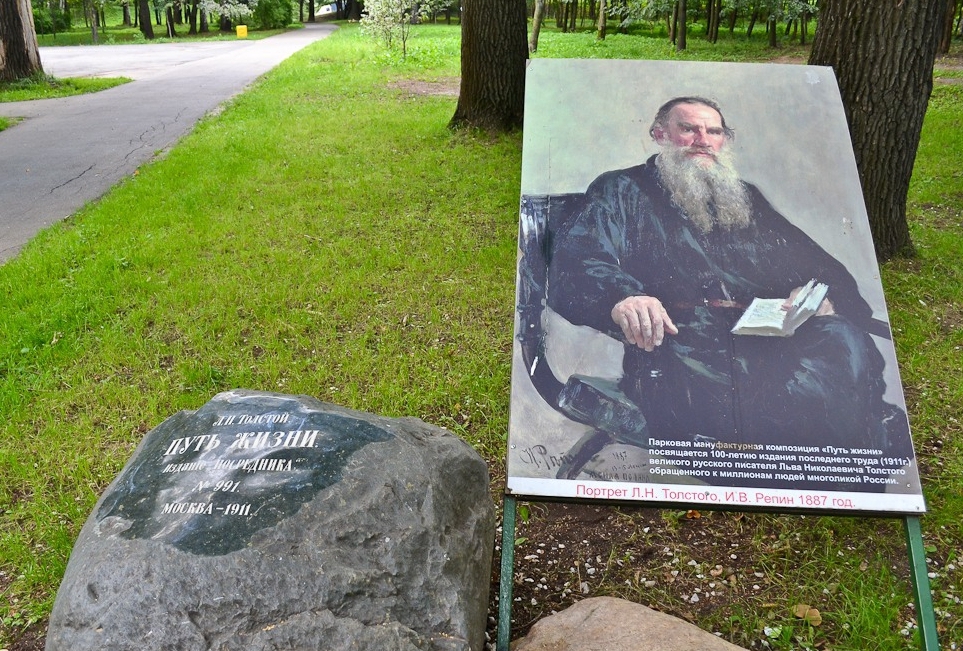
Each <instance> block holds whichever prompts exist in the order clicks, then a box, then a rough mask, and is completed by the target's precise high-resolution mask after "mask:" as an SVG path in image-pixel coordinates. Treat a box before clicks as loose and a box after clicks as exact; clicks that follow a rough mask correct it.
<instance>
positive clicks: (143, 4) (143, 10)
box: [137, 0, 154, 40]
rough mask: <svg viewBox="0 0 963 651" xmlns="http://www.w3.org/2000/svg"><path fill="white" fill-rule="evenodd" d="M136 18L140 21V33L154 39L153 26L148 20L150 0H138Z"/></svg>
mask: <svg viewBox="0 0 963 651" xmlns="http://www.w3.org/2000/svg"><path fill="white" fill-rule="evenodd" d="M137 19H138V20H139V21H140V33H141V34H143V35H144V38H146V39H149V40H154V26H153V25H152V24H151V22H150V0H138V2H137Z"/></svg>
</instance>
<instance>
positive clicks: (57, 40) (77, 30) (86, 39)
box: [37, 21, 293, 46]
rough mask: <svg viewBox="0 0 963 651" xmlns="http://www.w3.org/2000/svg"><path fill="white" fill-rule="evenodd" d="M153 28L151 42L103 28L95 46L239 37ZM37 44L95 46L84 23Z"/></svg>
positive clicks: (135, 31)
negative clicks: (173, 31)
mask: <svg viewBox="0 0 963 651" xmlns="http://www.w3.org/2000/svg"><path fill="white" fill-rule="evenodd" d="M292 27H293V26H292ZM153 28H154V39H153V40H150V41H148V40H147V39H146V38H144V35H143V34H142V33H141V31H140V29H139V28H137V27H125V26H124V25H121V24H117V23H112V24H111V25H110V26H109V27H107V28H106V29H104V28H101V29H100V30H98V32H97V43H96V44H97V45H120V44H134V43H142V44H146V43H183V42H185V41H233V40H236V39H237V34H236V33H235V32H233V31H231V32H222V31H220V30H219V29H218V28H217V25H212V26H211V29H210V31H208V32H204V33H202V34H201V33H198V34H188V33H187V30H188V29H189V26H188V25H187V24H183V25H174V30H175V32H176V33H177V36H174V37H168V36H167V27H166V25H156V24H155V25H154V26H153ZM283 31H284V30H281V29H265V30H254V29H249V30H248V32H247V38H248V39H249V40H252V41H253V40H259V39H262V38H267V37H269V36H274V35H275V34H280V33H282V32H283ZM37 42H38V43H39V44H40V45H41V46H59V45H95V43H94V40H93V33H92V32H91V31H90V27H85V26H84V25H83V22H82V21H81V22H80V23H79V26H75V27H71V28H70V29H69V30H68V31H66V32H58V33H57V34H38V35H37Z"/></svg>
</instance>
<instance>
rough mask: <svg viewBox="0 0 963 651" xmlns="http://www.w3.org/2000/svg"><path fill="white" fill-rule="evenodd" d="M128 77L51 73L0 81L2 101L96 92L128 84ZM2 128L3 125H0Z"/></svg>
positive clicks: (0, 128) (0, 99)
mask: <svg viewBox="0 0 963 651" xmlns="http://www.w3.org/2000/svg"><path fill="white" fill-rule="evenodd" d="M129 81H130V79H128V78H127V77H112V78H108V79H104V78H87V77H76V78H72V77H68V78H65V79H56V78H54V77H51V76H50V75H36V76H34V77H29V78H27V79H21V80H19V81H13V82H0V102H23V101H26V100H34V99H52V98H54V97H69V96H71V95H82V94H84V93H96V92H99V91H102V90H107V89H108V88H113V87H114V86H120V85H121V84H126V83H127V82H129ZM0 130H2V127H0Z"/></svg>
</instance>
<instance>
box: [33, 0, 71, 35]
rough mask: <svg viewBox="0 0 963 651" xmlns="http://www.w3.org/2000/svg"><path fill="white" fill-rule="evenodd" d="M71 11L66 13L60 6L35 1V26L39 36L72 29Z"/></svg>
mask: <svg viewBox="0 0 963 651" xmlns="http://www.w3.org/2000/svg"><path fill="white" fill-rule="evenodd" d="M70 22H71V21H70V11H64V10H62V9H60V7H59V6H56V5H52V4H49V3H47V2H43V1H42V0H41V1H39V2H38V1H37V0H34V2H33V26H34V29H35V30H36V32H37V34H38V35H39V34H54V33H57V32H65V31H67V30H69V29H70Z"/></svg>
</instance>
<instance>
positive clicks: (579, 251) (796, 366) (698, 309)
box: [548, 157, 909, 449]
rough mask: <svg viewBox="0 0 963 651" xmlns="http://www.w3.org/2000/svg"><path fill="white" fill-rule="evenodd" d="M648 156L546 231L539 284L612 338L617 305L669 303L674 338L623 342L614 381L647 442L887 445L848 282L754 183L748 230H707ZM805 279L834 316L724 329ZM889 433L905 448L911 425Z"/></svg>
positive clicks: (582, 321)
mask: <svg viewBox="0 0 963 651" xmlns="http://www.w3.org/2000/svg"><path fill="white" fill-rule="evenodd" d="M654 158H655V157H653V158H651V159H649V161H648V162H647V163H646V164H644V165H640V166H637V167H632V168H629V169H625V170H618V171H614V172H608V173H605V174H603V175H601V176H600V177H599V178H598V179H596V180H595V181H594V182H593V183H592V184H591V186H589V188H588V190H587V192H586V198H585V199H586V200H585V204H584V208H583V209H582V210H581V212H580V213H579V214H578V215H576V216H574V217H573V218H571V219H570V220H568V222H567V223H566V224H564V225H563V226H562V228H561V229H560V231H559V232H558V233H556V234H555V235H554V248H553V251H552V253H551V259H550V262H549V281H548V303H549V305H550V306H551V307H552V308H553V309H554V310H555V311H556V312H558V313H559V314H560V315H561V316H563V317H565V318H566V319H567V320H568V321H570V322H572V323H574V324H577V325H587V326H591V327H593V328H595V329H597V330H600V331H602V332H606V333H608V334H611V335H612V336H615V337H617V338H619V339H623V337H622V333H621V329H620V328H619V327H618V326H617V324H615V323H614V322H613V321H612V318H611V310H612V308H613V307H614V306H615V304H616V303H618V302H619V301H621V300H622V299H624V298H626V297H629V296H635V295H648V296H653V297H655V298H658V299H659V300H660V301H661V302H662V304H663V305H664V306H665V309H666V311H667V312H668V314H669V316H670V318H671V319H672V320H673V322H674V323H675V324H676V325H677V326H678V328H679V333H678V334H677V335H669V334H667V335H666V337H665V341H664V343H663V344H662V346H659V347H657V348H656V349H655V351H653V352H645V351H643V350H642V349H640V348H638V347H636V346H632V345H628V344H626V346H625V355H624V358H623V379H622V381H621V387H622V389H623V390H624V391H625V393H626V394H627V395H628V396H629V397H630V398H632V399H633V400H634V401H636V402H637V403H638V404H639V405H640V406H641V408H642V411H643V413H644V414H645V416H646V420H647V421H648V424H649V431H650V435H652V436H656V437H658V438H669V439H690V440H691V438H692V437H694V436H696V435H702V436H708V437H712V438H715V439H719V440H723V441H738V442H753V443H762V442H769V443H776V442H778V443H796V444H808V445H834V446H839V447H851V446H858V447H875V448H880V449H886V448H887V447H888V446H889V445H890V444H891V443H892V441H891V440H890V439H892V438H893V433H892V432H891V431H889V430H888V429H887V427H886V426H885V425H884V423H883V421H884V420H889V419H890V418H891V416H892V415H893V411H894V409H895V407H893V406H892V405H886V404H885V403H883V400H882V395H883V391H884V388H885V384H884V381H883V370H884V362H883V359H882V356H881V355H880V353H879V351H878V350H877V349H876V347H875V345H874V343H873V341H872V338H871V337H870V336H869V335H868V334H867V330H868V329H869V327H870V326H869V324H870V322H871V320H872V309H871V308H870V306H869V305H868V304H867V303H866V301H865V300H864V299H863V298H862V296H860V293H859V290H858V287H857V284H856V281H855V279H854V278H853V277H852V275H851V274H850V273H849V272H848V270H847V269H846V268H845V267H844V266H843V265H842V264H841V263H840V262H839V261H838V260H836V259H835V258H834V257H832V256H831V255H829V254H828V253H827V252H826V251H825V250H823V249H822V248H821V247H820V246H819V245H818V244H816V243H815V242H814V241H813V240H812V239H811V238H810V237H809V236H808V235H806V234H805V233H804V232H803V231H802V230H800V229H799V228H797V227H796V226H794V225H793V224H791V223H790V222H789V221H788V220H787V219H786V218H785V217H783V216H782V215H780V214H779V213H778V212H777V211H776V210H775V209H774V208H773V207H772V206H771V205H770V204H769V202H768V201H767V200H766V199H765V198H764V197H763V196H762V194H761V193H760V192H759V190H758V189H757V188H755V187H754V186H752V185H750V184H745V188H746V190H747V192H748V194H749V198H750V202H751V206H752V215H753V220H752V223H751V224H750V225H749V226H746V227H738V228H731V229H726V228H720V227H716V228H714V229H713V230H711V231H710V232H708V233H705V232H703V231H702V230H701V229H699V228H698V227H697V226H695V225H694V224H693V223H692V222H690V221H689V220H688V218H687V217H686V216H685V214H684V213H683V211H682V210H681V209H680V208H679V207H678V206H676V205H675V204H674V203H673V202H672V200H671V197H670V195H669V193H668V191H667V190H666V189H665V188H664V187H663V186H662V184H661V183H660V181H659V178H658V172H657V170H656V167H655V165H654ZM813 278H815V279H816V280H818V281H820V282H823V283H826V284H827V285H829V288H830V289H829V294H828V298H829V300H830V301H832V304H833V306H834V310H835V312H836V314H835V315H832V316H819V317H813V318H811V319H810V320H809V321H807V322H806V323H805V324H803V325H802V326H801V327H800V328H799V329H798V330H797V331H796V333H795V334H794V335H793V336H791V337H760V336H744V335H743V336H740V335H732V334H731V333H730V330H731V328H732V326H733V325H734V323H735V321H736V320H737V319H738V317H739V316H740V315H741V313H742V312H743V310H744V308H745V307H746V306H747V305H748V304H749V303H750V302H751V301H752V299H753V298H754V297H763V298H785V297H788V296H789V294H790V292H791V291H792V290H793V289H794V288H797V287H801V286H802V285H804V284H806V283H807V282H808V281H809V280H811V279H813ZM721 305H730V306H732V307H721ZM623 340H624V339H623ZM897 420H899V419H897ZM902 421H903V425H902V428H901V429H902V430H906V425H905V415H902ZM897 429H898V430H899V429H900V428H897ZM897 437H898V438H900V439H902V441H901V443H902V444H903V445H902V446H901V447H905V446H906V445H907V444H908V440H909V439H908V431H897Z"/></svg>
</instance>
